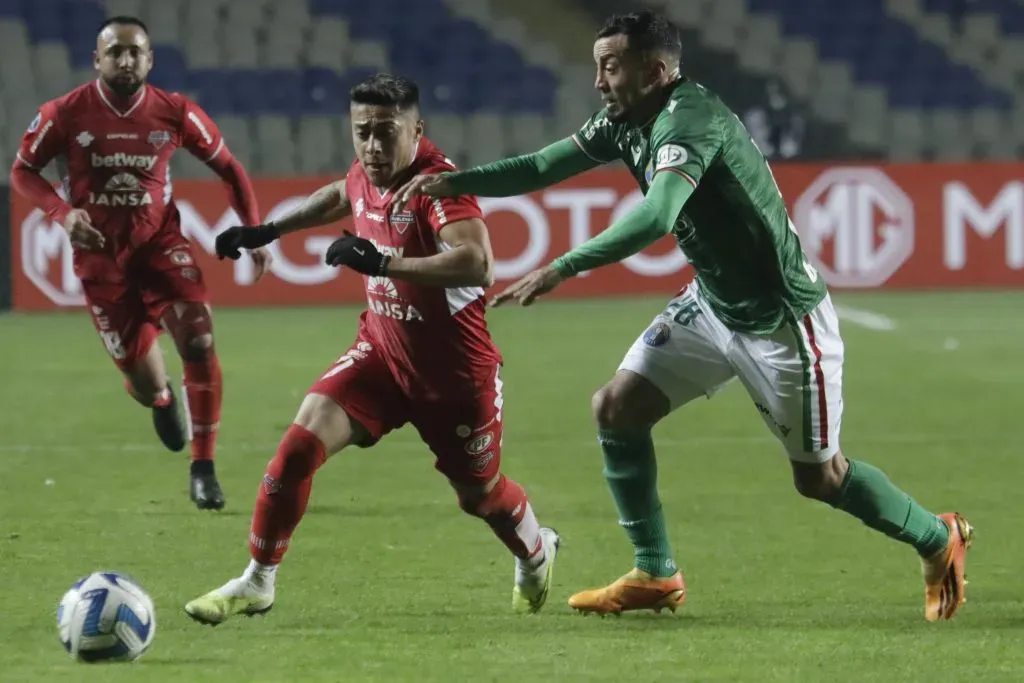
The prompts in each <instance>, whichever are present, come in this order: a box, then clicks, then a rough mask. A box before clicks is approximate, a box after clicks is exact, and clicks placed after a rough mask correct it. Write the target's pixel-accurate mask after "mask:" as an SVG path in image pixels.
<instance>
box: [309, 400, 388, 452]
mask: <svg viewBox="0 0 1024 683" xmlns="http://www.w3.org/2000/svg"><path fill="white" fill-rule="evenodd" d="M294 423H295V424H297V425H299V426H300V427H302V428H304V429H307V430H309V431H310V432H312V433H313V434H316V436H317V438H319V439H320V441H322V442H323V444H324V449H325V450H326V452H327V455H328V456H331V455H334V454H335V453H337V452H338V451H340V450H342V449H343V448H345V447H347V446H351V445H359V444H362V443H366V442H367V441H368V440H369V436H370V435H369V432H367V430H366V429H365V428H364V427H363V426H362V425H361V424H359V423H358V422H357V421H355V420H353V419H352V418H351V417H349V415H348V413H346V412H345V409H344V408H342V407H341V406H340V405H338V404H337V403H335V402H334V401H333V400H331V399H330V398H328V397H327V396H323V395H321V394H306V397H305V398H304V399H303V400H302V405H300V406H299V412H298V414H297V415H296V416H295V420H294Z"/></svg>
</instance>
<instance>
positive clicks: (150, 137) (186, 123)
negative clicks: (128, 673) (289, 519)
mask: <svg viewBox="0 0 1024 683" xmlns="http://www.w3.org/2000/svg"><path fill="white" fill-rule="evenodd" d="M94 63H95V67H96V71H97V72H98V74H99V77H98V78H97V79H96V80H95V81H93V82H90V83H88V84H86V85H83V86H80V87H78V88H76V89H74V90H72V91H71V92H69V93H68V94H66V95H64V96H62V97H59V98H57V99H55V100H52V101H50V102H47V103H45V104H44V105H43V106H42V107H40V109H39V113H38V115H37V116H36V117H35V119H34V120H33V121H32V123H31V125H30V126H29V128H28V131H27V132H26V133H25V136H24V139H23V140H22V143H21V148H20V150H19V151H18V155H17V158H16V159H15V162H14V166H13V168H12V169H11V185H12V186H13V187H14V189H15V190H16V191H17V192H19V193H20V194H22V195H23V196H25V197H26V198H28V199H29V200H31V201H32V202H33V203H34V204H35V205H36V206H38V207H39V208H40V209H42V210H43V211H44V212H45V213H46V215H47V217H49V218H50V219H51V220H53V221H55V222H57V223H60V224H62V225H63V226H64V229H65V230H66V231H67V233H68V236H69V238H70V240H71V244H72V247H73V249H74V266H75V273H76V275H77V276H78V277H79V278H80V279H81V281H82V288H83V290H84V292H85V298H86V301H87V303H88V306H89V310H90V312H91V314H92V319H93V323H94V324H95V326H96V330H97V331H98V332H99V335H100V338H101V339H102V341H103V344H104V345H105V346H106V348H107V351H108V352H109V353H110V356H111V357H112V358H113V360H114V362H115V363H116V364H117V366H118V368H119V369H120V370H121V372H122V373H123V374H124V376H125V380H126V381H125V386H126V388H127V390H128V393H129V394H130V395H131V396H132V398H134V399H135V400H136V401H138V402H139V403H140V404H142V405H143V406H146V407H149V408H152V412H153V424H154V426H155V428H156V432H157V434H158V436H159V437H160V440H161V441H162V442H163V444H164V445H165V446H166V447H167V448H169V449H170V450H172V451H180V450H182V449H183V448H184V447H185V443H186V442H187V441H188V425H186V424H185V422H184V421H183V419H182V417H181V415H180V413H179V411H178V406H177V400H176V399H175V395H174V391H173V389H172V388H171V385H170V383H169V382H168V378H167V371H166V369H165V367H164V361H163V357H162V355H161V353H160V348H159V346H158V345H157V344H155V343H154V342H155V341H156V338H157V335H158V334H159V332H160V327H161V325H162V326H163V327H164V328H165V329H166V330H167V331H168V332H169V333H170V335H171V337H172V338H173V339H174V344H175V347H176V348H177V350H178V353H179V354H180V355H181V359H182V361H183V364H184V368H185V378H184V387H185V395H186V398H187V404H188V413H189V417H190V419H191V431H192V462H191V486H190V497H191V498H192V501H193V502H194V503H195V504H196V506H198V507H199V508H200V509H216V510H219V509H220V508H222V507H224V494H223V493H222V491H221V488H220V485H219V484H218V482H217V477H216V475H215V473H214V468H213V456H214V446H215V441H216V436H217V427H218V423H219V421H220V408H221V389H222V380H221V369H220V364H219V362H218V360H217V355H216V353H215V352H214V345H213V327H212V323H211V318H210V308H209V298H208V296H207V291H206V286H205V284H204V282H203V273H202V271H201V270H200V269H199V266H198V265H197V264H196V262H195V259H194V257H193V254H192V249H191V246H190V245H189V242H188V241H187V240H186V239H185V238H184V237H183V236H182V234H181V219H180V216H179V214H178V210H177V207H175V205H174V200H173V198H172V195H171V176H170V160H171V156H172V155H173V154H174V151H175V150H176V149H177V148H179V147H182V148H184V149H186V150H188V151H189V152H190V153H192V154H193V155H195V156H196V157H198V158H200V159H202V160H203V161H204V162H206V164H207V165H208V166H209V167H210V168H211V169H213V170H214V172H216V173H217V175H219V176H220V177H221V178H222V179H223V180H224V183H225V184H226V185H227V188H228V192H229V196H230V200H231V205H232V207H233V208H234V209H235V211H237V212H238V214H239V215H240V216H241V217H242V219H243V220H245V221H246V222H258V221H259V212H258V210H257V207H256V198H255V196H254V195H253V191H252V185H251V184H250V182H249V178H248V176H247V175H246V173H245V169H243V168H242V165H241V164H240V163H239V162H238V161H237V160H236V159H235V158H234V157H233V156H232V155H231V152H229V151H228V148H227V147H226V146H225V143H224V139H223V138H222V137H221V134H220V131H219V130H217V126H216V125H214V123H213V121H211V120H210V118H209V117H208V116H207V115H206V114H205V113H204V112H203V110H202V109H200V108H199V107H198V106H197V105H196V104H195V103H194V102H191V101H190V100H189V99H188V98H186V97H184V96H182V95H179V94H175V93H168V92H164V91H162V90H159V89H158V88H154V87H153V86H151V85H147V84H146V77H147V75H148V74H149V70H150V68H151V67H152V66H153V52H152V49H151V47H150V42H149V32H148V30H147V29H146V26H145V24H143V23H142V22H141V21H140V20H138V19H136V18H134V17H124V16H119V17H114V18H112V19H109V20H107V21H106V22H104V24H103V25H102V26H101V27H100V32H99V37H98V39H97V42H96V54H95V57H94ZM54 159H57V164H58V170H59V172H60V175H61V177H62V178H63V184H64V187H63V193H62V194H58V193H57V192H56V191H55V190H54V188H53V186H52V185H50V183H49V182H48V181H47V180H45V179H44V178H43V177H42V176H41V175H40V172H41V171H42V169H43V168H45V167H46V165H47V164H48V163H50V161H51V160H54ZM251 256H252V258H253V260H254V262H255V265H256V270H257V275H260V274H262V273H263V272H264V271H265V270H266V268H267V266H268V265H269V260H270V258H269V254H268V253H267V252H266V250H253V251H252V252H251Z"/></svg>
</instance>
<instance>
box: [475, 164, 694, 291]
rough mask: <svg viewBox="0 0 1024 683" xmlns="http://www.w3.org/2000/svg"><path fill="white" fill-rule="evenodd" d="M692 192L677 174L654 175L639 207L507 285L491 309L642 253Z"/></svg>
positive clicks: (668, 225) (672, 221)
mask: <svg viewBox="0 0 1024 683" xmlns="http://www.w3.org/2000/svg"><path fill="white" fill-rule="evenodd" d="M693 190H694V186H693V184H692V183H691V181H690V180H688V179H687V178H686V177H685V176H684V175H681V174H680V173H676V172H672V171H662V172H659V173H657V174H656V175H655V176H654V181H653V183H652V184H651V187H650V189H649V190H648V191H647V196H646V197H644V201H643V203H642V204H640V206H638V207H637V208H635V209H633V211H631V212H630V213H628V214H627V215H626V216H624V217H623V218H622V219H621V220H619V221H617V222H616V223H614V224H613V225H612V226H611V227H609V228H608V229H607V230H605V231H603V232H602V233H600V234H599V235H597V236H595V237H593V238H591V239H589V240H587V241H586V242H584V243H583V244H581V245H580V246H578V247H576V248H575V249H573V250H572V251H570V252H568V253H567V254H563V255H562V256H560V257H558V258H557V259H555V261H554V262H553V263H551V264H550V265H548V266H547V267H545V268H540V269H538V270H535V271H533V272H532V273H530V274H528V275H526V276H525V277H524V278H522V279H521V280H519V281H518V282H516V283H515V284H513V285H511V286H509V287H508V288H507V289H505V290H504V291H502V292H501V293H499V294H498V295H497V296H496V297H494V299H493V300H492V301H491V306H500V305H502V304H504V303H508V302H509V301H515V302H517V303H519V304H521V305H523V306H529V305H530V304H532V303H533V302H534V301H535V300H536V299H537V297H539V296H542V295H544V294H547V293H548V292H550V291H551V290H553V289H554V288H555V287H557V286H558V285H559V284H561V283H562V282H563V281H564V280H565V279H566V278H568V277H570V276H572V275H575V274H577V273H582V272H584V271H587V270H593V269H594V268H600V267H601V266H605V265H608V264H610V263H617V262H619V261H621V260H623V259H625V258H628V257H630V256H632V255H633V254H636V253H638V252H640V251H643V250H644V249H645V248H647V247H649V246H650V245H652V244H654V243H655V242H656V241H657V240H658V239H660V238H661V237H664V236H665V235H667V234H668V233H669V232H670V231H671V230H672V226H673V225H674V224H675V222H676V220H677V219H678V218H679V212H680V211H682V209H683V205H684V204H685V203H686V200H687V199H689V198H690V195H691V194H693Z"/></svg>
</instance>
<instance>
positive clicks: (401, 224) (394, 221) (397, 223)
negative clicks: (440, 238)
mask: <svg viewBox="0 0 1024 683" xmlns="http://www.w3.org/2000/svg"><path fill="white" fill-rule="evenodd" d="M390 222H391V227H393V228H394V229H395V230H397V231H398V234H399V235H404V234H405V231H406V230H408V229H409V226H410V225H412V224H413V223H415V222H416V219H415V218H413V215H412V212H411V211H403V212H402V213H399V214H395V215H394V216H391V218H390Z"/></svg>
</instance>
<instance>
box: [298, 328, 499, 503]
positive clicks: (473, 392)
mask: <svg viewBox="0 0 1024 683" xmlns="http://www.w3.org/2000/svg"><path fill="white" fill-rule="evenodd" d="M308 393H310V394H321V395H323V396H326V397H328V398H330V399H331V400H333V401H334V402H335V403H337V404H338V405H339V406H341V407H342V408H343V409H344V410H345V412H346V413H347V414H348V415H349V417H351V418H352V419H353V420H355V421H356V422H358V423H359V424H361V425H362V426H363V427H365V428H366V430H367V431H368V432H369V433H370V438H371V439H372V440H373V441H374V442H376V441H377V440H378V439H380V438H381V437H383V436H384V435H385V434H387V433H388V432H390V431H392V430H394V429H397V428H399V427H401V426H402V425H404V424H406V423H409V424H412V425H413V426H414V427H415V428H416V431H418V432H419V433H420V437H421V438H422V439H423V441H424V443H426V444H427V446H428V447H429V448H430V450H431V452H433V454H434V456H435V461H434V467H436V468H437V470H438V471H439V472H441V474H443V475H444V476H446V477H447V478H448V480H449V481H451V482H453V483H456V484H467V485H473V484H482V483H486V482H488V481H490V480H491V479H493V478H494V477H495V475H497V474H498V470H499V468H500V466H501V440H502V400H503V399H502V395H501V374H500V368H499V367H498V366H497V365H495V366H494V367H493V368H491V369H489V370H487V371H486V372H481V374H480V377H479V378H478V379H477V380H475V381H473V382H467V383H466V384H465V385H463V386H458V385H456V386H452V387H451V388H450V389H449V388H446V394H447V395H448V397H446V398H443V399H429V400H420V399H410V398H409V397H408V396H407V395H406V393H405V392H404V391H402V389H401V388H400V387H399V386H398V384H397V383H396V382H395V380H394V377H393V375H392V374H391V370H390V369H389V368H388V366H387V364H386V363H385V362H384V359H383V358H382V357H381V354H380V353H379V352H378V350H377V349H376V348H375V347H374V346H373V345H372V344H371V343H370V342H367V341H363V340H358V341H357V342H356V344H354V345H353V346H352V348H351V349H349V350H348V351H347V352H346V353H345V355H343V356H342V357H341V358H339V359H338V360H337V361H336V362H335V363H334V364H333V365H331V367H330V368H328V369H327V371H326V372H325V373H324V374H323V375H322V376H321V377H320V378H319V379H318V380H317V381H316V382H314V383H313V386H311V387H310V389H309V392H308ZM363 445H368V444H363Z"/></svg>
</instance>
